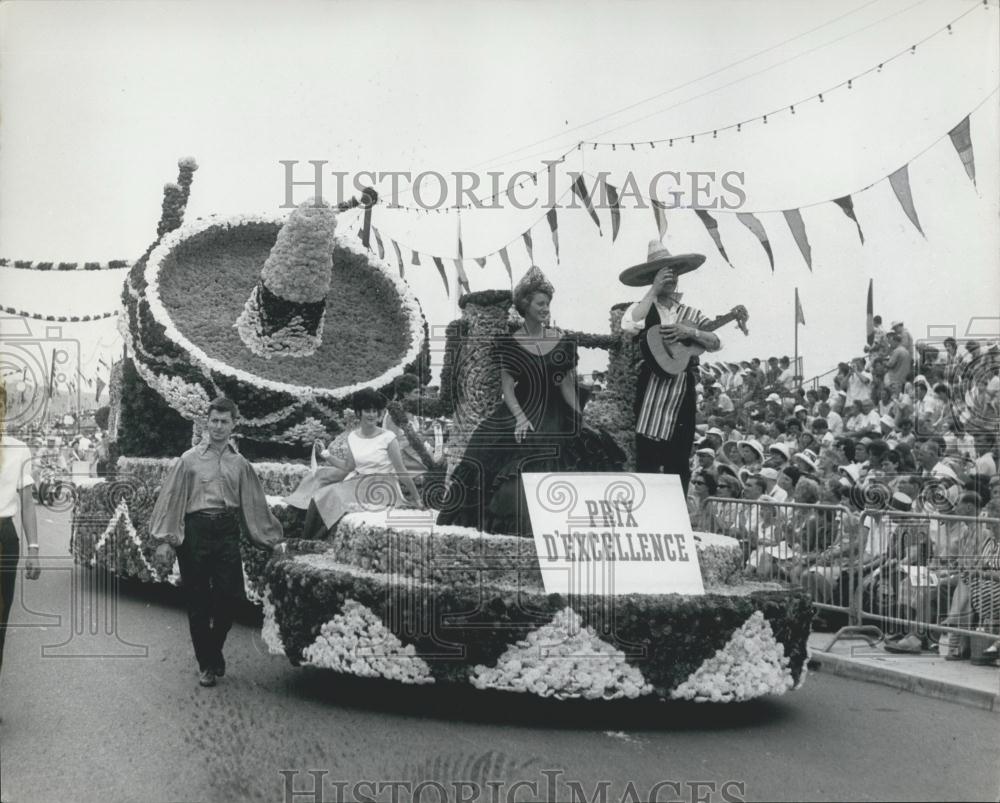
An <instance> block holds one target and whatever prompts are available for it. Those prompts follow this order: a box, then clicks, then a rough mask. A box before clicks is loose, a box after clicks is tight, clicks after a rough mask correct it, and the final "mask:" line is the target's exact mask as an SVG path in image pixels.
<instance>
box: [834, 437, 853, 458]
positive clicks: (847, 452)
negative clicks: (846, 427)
mask: <svg viewBox="0 0 1000 803" xmlns="http://www.w3.org/2000/svg"><path fill="white" fill-rule="evenodd" d="M834 446H836V447H837V448H838V449H840V450H841V451H843V453H844V457H846V458H847V459H848V460H850V461H851V462H852V463H853V462H854V441H852V440H851V439H850V438H838V439H837V442H836V443H835V444H834Z"/></svg>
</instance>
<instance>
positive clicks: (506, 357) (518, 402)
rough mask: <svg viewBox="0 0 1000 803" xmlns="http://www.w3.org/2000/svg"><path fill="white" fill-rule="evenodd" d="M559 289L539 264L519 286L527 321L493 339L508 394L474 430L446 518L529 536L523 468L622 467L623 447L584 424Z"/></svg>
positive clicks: (518, 303)
mask: <svg viewBox="0 0 1000 803" xmlns="http://www.w3.org/2000/svg"><path fill="white" fill-rule="evenodd" d="M553 294H554V288H553V287H552V284H551V283H550V282H549V281H548V279H546V278H545V275H544V274H543V273H542V271H541V270H540V269H539V268H537V267H532V268H531V270H530V271H528V273H527V274H526V275H525V276H524V277H523V278H522V279H521V281H519V282H518V283H517V286H516V287H515V288H514V293H513V296H514V299H513V300H514V307H515V309H516V310H517V311H518V313H519V314H520V315H521V317H522V318H523V319H524V323H523V324H522V325H521V326H520V327H519V328H518V329H517V330H516V331H515V332H514V333H513V334H511V335H508V336H502V337H498V338H497V340H496V342H495V343H494V357H495V359H496V360H497V362H498V363H499V366H500V384H501V389H502V392H503V399H502V400H501V401H499V402H498V403H497V405H496V407H495V408H494V410H493V412H492V413H491V414H490V415H489V416H488V417H487V419H486V420H485V421H483V422H482V423H481V424H480V425H479V426H478V427H477V428H476V431H475V432H474V433H473V434H472V436H471V437H470V439H469V443H468V446H467V447H466V450H465V454H464V455H463V456H462V461H461V462H460V463H459V464H458V466H456V468H455V471H454V473H453V474H452V478H451V482H450V484H449V487H448V494H447V498H446V500H445V504H444V505H443V506H442V508H443V509H442V511H441V513H440V514H439V516H438V523H439V524H457V525H462V526H466V527H476V528H479V529H482V530H484V531H486V532H493V533H506V534H511V535H522V536H528V537H530V536H531V522H530V519H529V516H528V511H527V506H526V503H525V497H524V490H523V487H522V485H521V482H520V474H521V472H522V471H529V472H549V471H618V470H621V467H622V465H623V463H624V459H625V455H624V452H622V450H621V449H620V448H619V447H618V446H617V445H616V444H615V443H614V441H613V440H612V439H611V437H610V436H609V435H607V434H606V433H603V432H596V431H594V430H592V429H589V428H587V427H584V426H583V424H582V421H581V415H582V409H581V405H580V402H579V395H578V388H577V378H576V362H577V355H576V344H575V343H574V341H573V340H572V339H571V338H569V337H567V336H566V335H565V334H563V333H562V332H561V331H559V330H558V329H553V328H550V327H549V326H548V322H549V304H550V303H551V301H552V296H553Z"/></svg>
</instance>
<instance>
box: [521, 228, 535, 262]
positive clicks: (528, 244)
mask: <svg viewBox="0 0 1000 803" xmlns="http://www.w3.org/2000/svg"><path fill="white" fill-rule="evenodd" d="M521 239H523V240H524V247H525V248H527V249H528V261H529V262H530V263H531V264H532V265H534V264H535V254H534V249H533V247H532V245H531V229H528V230H527V231H526V232H525V233H524V234H522V235H521Z"/></svg>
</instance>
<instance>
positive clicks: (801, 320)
mask: <svg viewBox="0 0 1000 803" xmlns="http://www.w3.org/2000/svg"><path fill="white" fill-rule="evenodd" d="M795 325H796V326H805V325H806V316H805V315H803V314H802V303H801V302H800V301H799V288H798V287H796V288H795Z"/></svg>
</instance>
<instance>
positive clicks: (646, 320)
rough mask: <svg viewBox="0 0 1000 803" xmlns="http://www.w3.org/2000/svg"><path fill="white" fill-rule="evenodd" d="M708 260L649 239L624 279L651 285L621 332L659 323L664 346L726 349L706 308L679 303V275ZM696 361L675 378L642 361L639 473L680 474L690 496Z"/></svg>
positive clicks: (629, 313) (637, 333) (634, 332)
mask: <svg viewBox="0 0 1000 803" xmlns="http://www.w3.org/2000/svg"><path fill="white" fill-rule="evenodd" d="M704 261H705V257H704V256H703V255H702V254H682V255H680V256H672V255H671V254H670V252H669V251H668V250H667V248H666V246H664V245H663V244H662V243H661V242H659V241H658V240H652V241H651V242H650V243H649V248H648V251H647V258H646V261H645V262H643V263H640V264H638V265H633V266H632V267H630V268H627V269H626V270H624V271H622V273H621V275H620V276H619V280H620V281H621V282H622V283H623V284H625V285H628V286H630V287H643V286H645V285H647V284H649V285H650V287H649V290H648V291H647V292H646V294H645V295H644V296H643V298H642V299H641V300H640V301H637V302H635V303H633V304H632V305H631V306H629V307H628V308H627V309H626V310H625V313H624V314H623V315H622V320H621V327H622V333H623V334H624V335H625V336H626V337H641V336H642V334H643V333H644V332H645V331H646V330H647V329H649V328H651V327H652V326H658V327H659V331H660V334H661V335H662V337H663V342H664V344H665V345H667V346H669V345H672V344H674V343H678V342H681V341H689V342H694V343H697V344H699V345H701V346H702V347H704V348H705V350H706V351H718V350H719V348H721V344H720V342H719V338H718V337H717V336H716V335H715V334H714V333H713V332H708V331H705V328H704V327H705V326H706V325H707V324H708V323H709V319H708V318H707V317H706V316H705V315H704V314H703V313H702V312H701V310H698V309H695V308H694V307H689V306H687V305H686V304H682V303H680V296H679V295H677V293H676V290H677V277H678V275H679V274H681V273H687V272H688V271H692V270H695V269H696V268H698V267H699V266H700V265H701V264H702V263H703V262H704ZM697 382H698V365H697V360H691V361H690V363H689V365H688V368H687V370H685V371H683V372H682V373H680V374H678V375H676V376H671V375H668V374H666V373H665V372H663V371H661V370H660V369H659V366H657V365H655V364H654V361H653V360H650V359H648V358H646V359H643V361H642V366H641V368H640V371H639V379H638V382H637V388H636V400H635V411H636V447H635V448H636V469H637V470H638V471H639V472H640V473H658V472H659V471H661V470H662V471H663V472H664V473H665V474H677V475H679V476H680V478H681V484H682V486H683V488H684V494H685V496H686V495H687V490H688V482H689V480H690V478H691V465H690V463H689V462H688V461H689V460H690V457H691V446H692V444H693V443H694V436H695V429H694V427H695V414H696V405H695V385H696V384H697Z"/></svg>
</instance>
